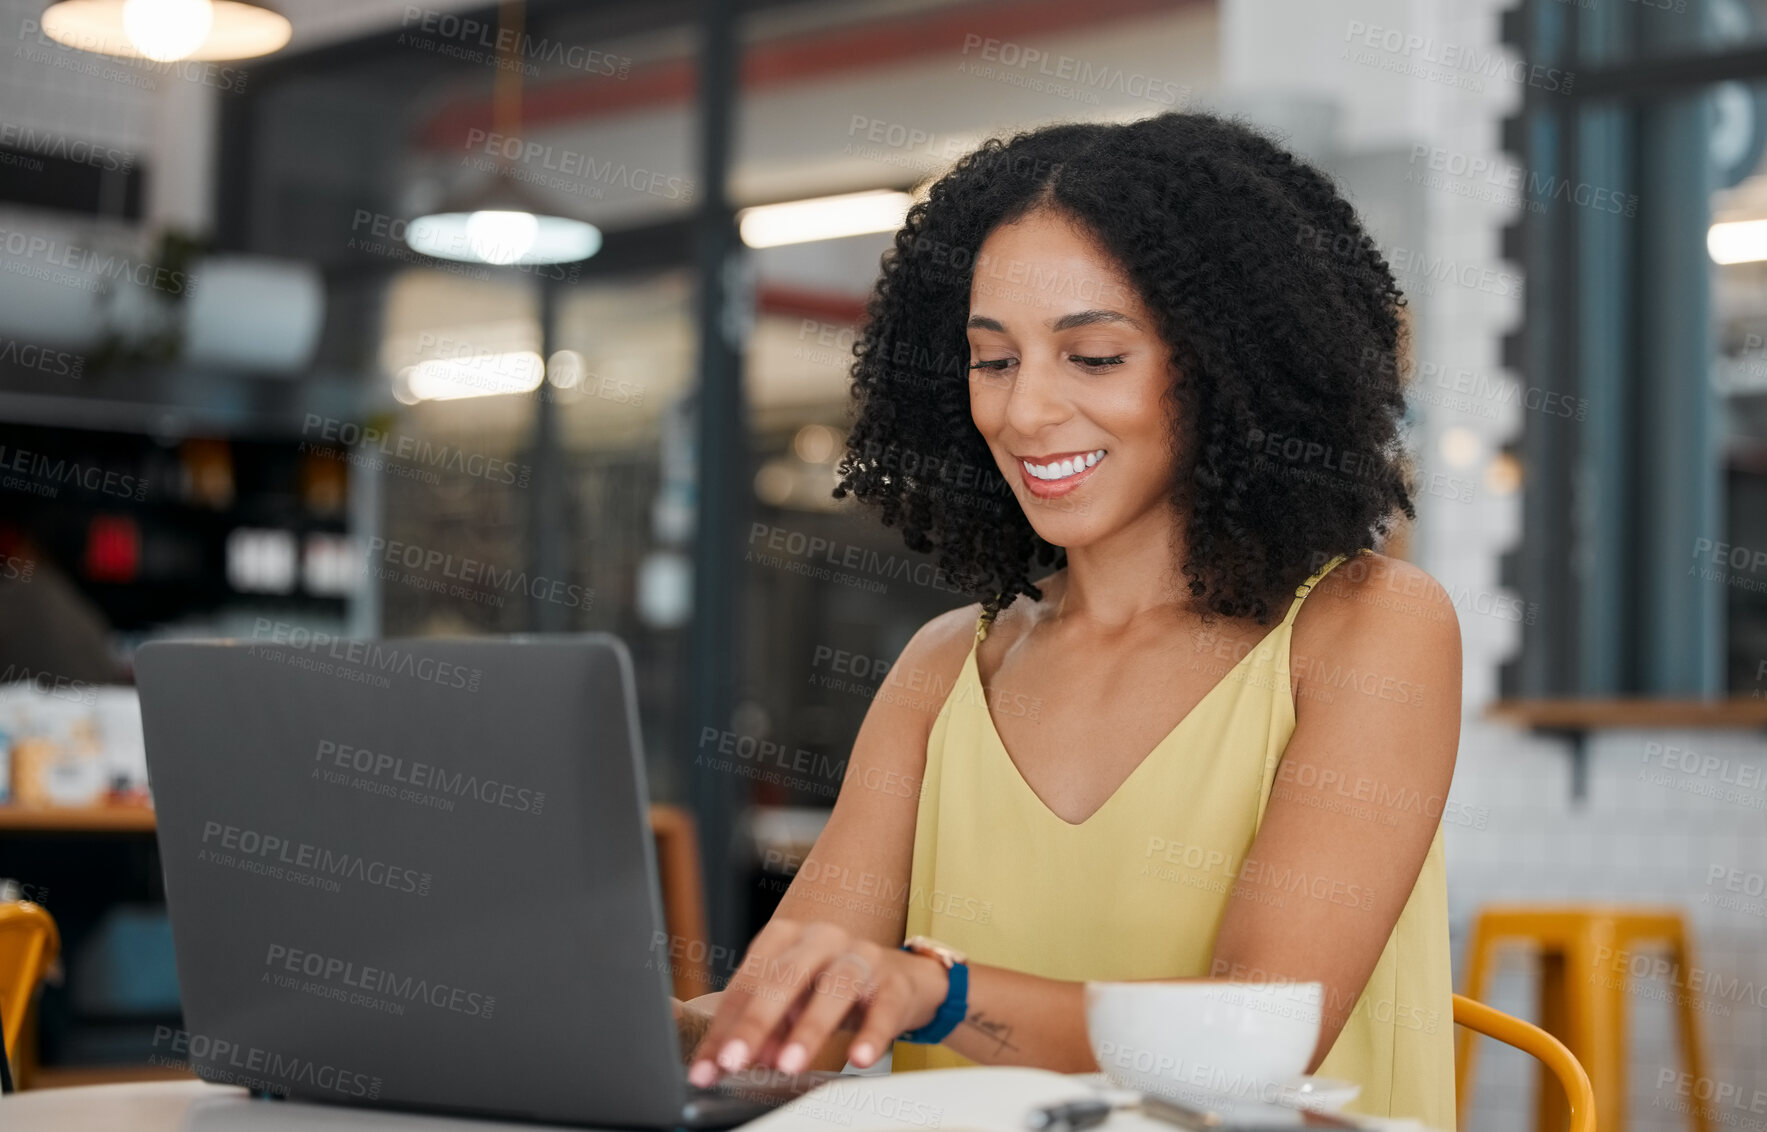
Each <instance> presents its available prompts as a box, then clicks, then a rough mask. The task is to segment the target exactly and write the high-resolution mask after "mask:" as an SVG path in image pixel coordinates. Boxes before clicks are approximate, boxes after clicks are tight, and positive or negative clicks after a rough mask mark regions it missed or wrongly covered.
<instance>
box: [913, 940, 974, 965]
mask: <svg viewBox="0 0 1767 1132" xmlns="http://www.w3.org/2000/svg"><path fill="white" fill-rule="evenodd" d="M902 946H904V947H906V948H908V949H909V950H910V951H913V952H914V953H915V954H916V955H930V956H932V957H933V958H934V959H937V960H938V961H939V962H941V963H943V964H944V965H945V967H946V969H947V970H949V969H950V967H951V965H952V964H953V963H964V962H967V960H966V959H965V957H964V954H963V952H961V951H959V950H957V949H956V948H955V947H952V946H950V945H949V944H944V943H940V942H939V941H938V940H936V939H933V938H931V937H929V936H924V935H917V936H914V937H912V938H910V939H908V940H906V941H904V942H903V944H902Z"/></svg>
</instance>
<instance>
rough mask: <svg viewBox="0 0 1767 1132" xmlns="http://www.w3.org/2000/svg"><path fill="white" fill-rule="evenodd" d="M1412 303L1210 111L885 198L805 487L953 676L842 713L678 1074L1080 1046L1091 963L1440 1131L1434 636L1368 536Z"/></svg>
mask: <svg viewBox="0 0 1767 1132" xmlns="http://www.w3.org/2000/svg"><path fill="white" fill-rule="evenodd" d="M1403 306H1404V299H1403V297H1402V296H1401V295H1400V293H1399V291H1398V288H1397V287H1396V285H1395V283H1394V280H1393V275H1392V272H1391V271H1390V270H1389V268H1388V266H1387V264H1386V261H1385V260H1384V259H1383V258H1382V256H1381V255H1380V253H1379V252H1378V251H1377V250H1376V247H1375V244H1374V241H1373V240H1372V239H1371V238H1370V237H1369V236H1368V235H1367V233H1366V232H1365V231H1364V229H1363V227H1362V225H1361V223H1360V222H1359V220H1358V219H1357V217H1356V215H1355V213H1354V211H1353V210H1352V209H1351V207H1350V205H1349V204H1348V203H1346V202H1345V201H1344V199H1343V198H1342V197H1341V196H1340V195H1339V194H1338V193H1337V192H1336V191H1335V189H1334V187H1333V185H1332V183H1331V182H1330V181H1329V180H1328V179H1327V178H1326V177H1325V176H1323V175H1322V174H1321V173H1319V172H1318V171H1317V170H1315V169H1313V168H1312V167H1310V166H1308V165H1307V164H1305V163H1304V162H1301V161H1299V160H1297V159H1296V158H1295V157H1293V156H1292V155H1291V154H1289V153H1288V152H1286V151H1284V150H1283V149H1282V148H1281V147H1279V146H1278V145H1276V144H1274V143H1273V142H1271V141H1270V140H1268V139H1267V138H1265V137H1264V136H1262V135H1261V134H1259V133H1257V132H1256V131H1254V130H1251V129H1249V128H1247V127H1245V126H1243V125H1240V124H1238V123H1235V122H1231V121H1227V120H1223V119H1221V118H1217V117H1214V116H1211V115H1207V114H1194V113H1171V114H1164V115H1160V116H1158V117H1154V118H1149V119H1146V120H1142V121H1137V122H1132V123H1128V124H1121V125H1117V124H1065V125H1057V126H1051V127H1047V128H1044V129H1039V130H1035V131H1031V132H1026V133H1021V134H1018V135H1017V136H1015V137H1013V138H1011V139H1010V140H1008V141H1004V142H1002V141H1001V140H999V139H993V140H990V141H988V142H987V143H985V144H984V145H983V146H982V147H981V148H980V149H978V150H977V151H975V152H974V153H972V154H969V155H968V156H966V157H964V158H963V159H962V160H960V161H959V162H957V164H956V166H955V167H954V168H953V169H952V170H951V172H950V173H948V174H947V175H946V176H944V177H943V178H942V179H940V180H939V181H937V182H936V183H935V184H934V185H933V186H932V187H931V190H930V193H929V194H928V196H927V198H926V199H925V200H924V201H923V202H921V203H917V204H915V205H914V206H913V207H912V208H911V209H910V210H909V213H908V217H907V221H906V223H905V225H904V227H903V228H902V230H901V231H900V232H899V233H897V235H896V238H895V243H894V247H893V248H892V249H891V250H890V251H889V252H887V253H886V254H885V256H884V260H883V271H882V276H881V278H880V280H879V281H878V283H877V286H876V289H875V292H874V294H873V296H872V299H871V302H870V307H869V319H868V322H867V324H866V326H865V328H864V331H863V333H862V335H861V337H860V339H859V341H858V343H857V344H856V345H855V347H854V353H855V355H856V361H855V363H854V365H853V396H854V399H855V403H856V404H855V410H856V419H855V422H854V424H853V427H852V429H851V432H850V435H849V438H848V449H847V452H846V455H845V457H844V459H843V461H842V463H841V467H840V472H841V474H842V476H843V478H842V480H841V481H840V484H839V486H838V487H837V488H836V489H835V494H836V496H837V497H838V496H844V495H846V494H848V493H851V494H852V495H854V496H856V497H857V498H858V499H860V500H862V501H863V502H865V503H867V504H874V505H876V506H877V507H878V508H880V509H881V517H882V520H883V522H884V523H886V524H889V525H895V526H900V528H901V529H902V533H903V537H904V539H905V541H906V542H907V544H908V546H909V547H911V548H913V549H914V550H917V551H922V552H926V553H928V554H931V555H933V556H935V559H936V561H937V563H938V565H939V566H940V568H941V569H942V570H943V571H944V572H945V574H946V575H947V576H948V577H950V578H952V579H954V580H956V581H957V582H959V583H960V584H961V585H963V586H965V587H968V589H969V591H970V592H973V593H976V594H978V595H980V596H981V597H982V600H981V601H979V602H977V603H975V604H972V605H970V606H966V607H964V608H962V609H956V610H952V611H951V612H949V613H946V614H944V615H941V616H939V617H936V618H934V619H933V620H932V621H930V622H928V623H927V624H926V625H925V626H924V627H923V628H921V630H920V631H919V632H918V633H916V634H915V636H914V638H913V639H912V640H911V641H910V642H909V643H908V645H907V646H906V647H905V648H904V649H903V651H902V654H901V658H900V659H899V660H898V661H897V663H896V665H895V668H894V669H893V670H892V679H895V678H896V677H899V676H900V674H901V673H903V672H907V673H910V674H912V675H911V677H910V678H909V679H910V680H912V681H913V684H914V686H916V687H919V686H925V685H930V686H932V687H934V688H937V689H939V690H941V691H942V692H944V695H943V699H942V701H938V702H925V703H918V702H917V701H916V700H914V699H913V698H912V697H898V696H891V697H881V696H880V697H878V698H877V699H876V700H875V701H874V702H873V703H872V705H871V708H870V710H869V711H868V713H867V715H866V717H865V721H864V724H863V725H862V727H861V728H860V731H859V735H858V738H857V740H856V741H855V744H854V747H853V751H852V755H851V758H850V760H849V763H848V766H847V770H846V776H845V780H844V782H843V786H842V790H841V792H840V796H839V798H838V800H837V801H836V803H835V806H834V809H833V812H832V814H831V816H830V818H829V821H828V824H827V826H826V828H825V829H824V831H823V833H822V835H821V837H820V838H819V839H818V840H817V842H816V845H815V847H814V849H813V850H812V851H811V852H810V854H809V855H808V857H807V858H806V860H805V861H804V863H803V865H802V866H801V868H800V869H799V870H798V873H797V875H796V876H795V877H794V878H793V881H792V884H791V887H790V889H789V890H788V891H787V892H786V894H785V896H784V898H783V899H782V900H781V902H780V905H779V908H778V910H777V912H776V913H775V915H774V916H773V917H772V919H771V920H770V921H769V923H768V924H767V926H766V927H765V928H764V929H763V930H762V931H761V932H760V933H759V934H758V935H757V936H756V937H755V939H754V941H753V942H752V944H751V945H750V947H749V950H748V954H747V956H746V958H745V961H744V963H743V964H742V966H741V967H740V968H739V970H738V971H737V973H736V975H735V977H733V978H732V980H731V982H730V985H729V986H728V987H727V988H726V989H725V990H723V991H720V992H717V993H716V994H714V995H709V996H706V997H705V998H703V999H696V1000H694V1002H693V1003H690V1004H686V1005H685V1006H681V1007H678V1014H679V1015H680V1017H681V1018H682V1023H683V1033H684V1035H687V1036H686V1037H684V1042H691V1043H693V1046H694V1052H693V1054H692V1055H691V1058H690V1067H689V1078H690V1080H692V1081H693V1082H694V1083H696V1084H701V1085H704V1084H710V1083H712V1082H713V1081H715V1080H716V1079H717V1078H718V1076H719V1075H720V1073H721V1072H722V1071H732V1070H737V1069H742V1068H745V1067H749V1066H762V1067H777V1068H780V1069H784V1070H786V1071H797V1070H799V1069H802V1068H805V1067H807V1066H822V1067H832V1068H839V1067H840V1066H841V1065H842V1064H843V1063H844V1062H848V1061H850V1062H851V1064H852V1065H854V1066H858V1067H861V1068H863V1067H866V1066H869V1065H872V1064H874V1063H875V1062H876V1061H877V1060H878V1059H879V1058H880V1057H882V1056H883V1055H884V1054H885V1053H886V1052H893V1061H892V1066H891V1068H892V1069H893V1070H895V1071H900V1070H905V1069H920V1068H930V1067H938V1066H950V1065H971V1064H977V1063H987V1064H1012V1065H1031V1066H1040V1067H1044V1068H1049V1069H1055V1070H1060V1071H1066V1072H1085V1071H1090V1070H1094V1069H1096V1068H1098V1066H1097V1064H1096V1062H1095V1060H1094V1057H1093V1054H1092V1051H1091V1049H1090V1048H1089V1045H1088V1041H1087V1032H1086V1018H1085V1009H1084V999H1083V994H1082V990H1083V984H1084V983H1085V982H1086V981H1088V980H1116V981H1124V980H1178V979H1220V980H1252V981H1278V982H1280V981H1284V980H1293V981H1296V982H1317V983H1321V984H1323V986H1324V989H1325V993H1324V998H1323V1002H1322V1010H1323V1024H1322V1030H1321V1034H1320V1037H1319V1041H1318V1044H1317V1046H1316V1048H1315V1050H1314V1052H1313V1056H1312V1059H1311V1062H1310V1065H1309V1070H1308V1071H1309V1072H1316V1073H1319V1074H1322V1075H1326V1076H1330V1077H1338V1078H1347V1079H1349V1080H1351V1081H1354V1082H1355V1083H1356V1084H1358V1085H1360V1086H1361V1090H1362V1091H1361V1096H1360V1097H1359V1099H1358V1100H1357V1101H1356V1102H1355V1103H1354V1104H1353V1106H1352V1107H1353V1108H1354V1109H1356V1110H1358V1111H1361V1112H1365V1113H1369V1114H1373V1115H1382V1116H1399V1117H1412V1118H1415V1119H1419V1120H1422V1121H1424V1122H1425V1123H1427V1124H1428V1125H1430V1126H1431V1127H1436V1128H1452V1127H1453V1124H1454V1112H1453V1108H1454V1105H1453V1100H1454V1098H1453V1054H1452V1047H1451V1031H1452V1011H1451V998H1450V995H1451V987H1450V974H1449V958H1448V925H1447V900H1446V891H1445V882H1444V873H1443V860H1442V841H1441V831H1440V824H1439V818H1440V816H1441V814H1442V811H1443V805H1444V801H1443V800H1444V799H1445V797H1446V795H1447V793H1448V788H1449V783H1450V780H1451V778H1452V775H1453V770H1454V761H1455V754H1456V749H1457V746H1458V742H1459V720H1460V635H1459V628H1458V623H1457V621H1456V618H1455V615H1454V609H1453V606H1452V603H1451V602H1450V601H1449V599H1448V597H1447V595H1446V594H1445V592H1444V591H1443V589H1442V587H1441V586H1440V585H1439V584H1437V583H1436V582H1435V581H1434V580H1433V579H1432V578H1430V577H1429V576H1428V575H1427V574H1425V573H1424V572H1423V571H1421V570H1419V569H1417V568H1416V567H1414V566H1411V565H1409V564H1407V563H1404V562H1402V561H1398V560H1396V559H1391V558H1388V557H1386V556H1384V555H1381V554H1377V553H1375V552H1374V549H1373V547H1374V544H1375V543H1377V542H1380V541H1381V540H1382V539H1383V538H1384V536H1385V535H1386V534H1387V533H1388V532H1389V530H1390V526H1391V524H1392V523H1393V522H1394V521H1395V520H1396V519H1397V518H1398V517H1399V516H1401V515H1403V516H1404V517H1406V518H1414V517H1415V511H1414V509H1413V506H1412V502H1411V494H1410V475H1409V471H1408V468H1407V465H1406V461H1405V457H1404V453H1403V451H1402V448H1401V438H1400V433H1399V424H1400V419H1401V417H1402V414H1403V411H1404V398H1403V390H1402V388H1401V383H1400V375H1401V374H1402V373H1403V372H1404V368H1405V367H1404V366H1403V365H1401V364H1398V362H1399V359H1400V358H1401V357H1402V349H1403V346H1404V342H1403V338H1404V330H1403V320H1402V311H1401V308H1402V307H1403ZM1033 574H1036V575H1037V577H1036V578H1035V579H1034V580H1033ZM1309 594H1311V600H1306V599H1307V598H1308V596H1309ZM1021 597H1022V598H1023V599H1024V600H1020V598H1021ZM1273 623H1274V624H1273ZM905 939H906V940H907V943H906V944H904V940H905ZM696 1021H697V1022H698V1024H699V1026H700V1027H703V1034H702V1033H701V1032H700V1030H699V1029H696V1028H695V1026H694V1025H693V1023H694V1022H696ZM695 1039H697V1041H695ZM1195 1083H1199V1084H1203V1085H1205V1086H1206V1085H1207V1084H1208V1082H1207V1081H1206V1080H1205V1081H1198V1082H1195Z"/></svg>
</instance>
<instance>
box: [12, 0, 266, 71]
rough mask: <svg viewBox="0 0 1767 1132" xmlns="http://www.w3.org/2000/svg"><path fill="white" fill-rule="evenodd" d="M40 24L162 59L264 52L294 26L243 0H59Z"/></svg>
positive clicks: (64, 35) (79, 41)
mask: <svg viewBox="0 0 1767 1132" xmlns="http://www.w3.org/2000/svg"><path fill="white" fill-rule="evenodd" d="M41 26H42V29H43V34H44V35H47V36H48V37H49V38H50V39H53V40H54V41H55V42H57V43H60V44H64V45H65V46H68V47H77V48H79V49H80V50H82V51H93V52H97V53H98V54H100V55H117V56H121V57H123V58H126V59H152V60H154V61H155V62H160V63H172V62H178V61H180V60H184V59H196V60H216V59H250V58H252V57H254V56H258V55H268V54H270V53H271V52H272V51H280V50H281V49H282V48H283V47H284V46H286V45H287V43H288V40H289V36H290V35H292V34H293V31H294V29H293V27H292V26H291V25H290V24H289V22H288V18H287V17H286V16H283V15H282V14H281V13H279V12H277V11H275V10H274V9H273V8H271V7H270V6H269V5H267V4H262V3H247V2H245V0H58V2H57V3H53V4H50V5H49V7H48V8H46V9H44V11H43V19H42V21H41Z"/></svg>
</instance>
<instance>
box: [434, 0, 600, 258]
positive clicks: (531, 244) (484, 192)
mask: <svg viewBox="0 0 1767 1132" xmlns="http://www.w3.org/2000/svg"><path fill="white" fill-rule="evenodd" d="M522 38H523V37H522V0H504V3H503V5H502V7H501V8H500V9H499V11H498V14H497V54H498V59H497V71H496V77H495V79H494V83H495V86H494V88H493V95H492V117H493V121H494V129H495V130H496V132H497V133H498V134H500V135H502V136H503V137H505V138H516V137H520V136H521V90H522V72H521V61H520V59H519V58H518V55H519V54H520V48H519V45H520V43H521V41H522ZM405 242H406V243H407V244H408V245H410V247H411V250H412V251H415V252H421V253H423V254H424V255H430V256H436V257H438V258H441V259H453V260H461V261H463V262H466V263H494V264H533V263H575V262H577V261H578V260H582V259H588V258H589V257H590V256H592V255H594V254H595V253H596V252H597V251H598V250H600V248H601V229H599V228H597V227H596V226H595V225H593V224H589V223H586V222H584V221H582V220H572V219H569V218H567V217H563V216H556V215H553V214H552V210H551V209H550V208H549V207H548V206H547V205H546V204H544V203H542V202H541V201H540V200H539V199H538V198H537V197H536V196H535V195H534V194H533V193H532V192H531V191H530V190H529V189H528V188H527V187H526V186H525V185H523V184H522V183H521V181H520V180H519V179H517V177H516V171H515V166H514V165H512V164H511V163H510V162H509V161H508V160H507V159H506V158H504V157H502V156H501V155H499V157H498V159H497V170H496V173H495V174H494V175H493V176H492V178H491V183H490V184H489V185H488V186H487V187H485V188H482V189H480V190H478V191H477V192H474V193H471V194H466V195H462V196H458V197H455V198H453V199H451V200H450V201H449V202H448V203H447V204H446V205H444V207H443V208H441V209H439V210H437V211H436V212H433V213H430V214H429V215H427V216H421V217H419V218H418V219H416V220H413V221H412V222H411V223H410V224H408V225H406V227H405Z"/></svg>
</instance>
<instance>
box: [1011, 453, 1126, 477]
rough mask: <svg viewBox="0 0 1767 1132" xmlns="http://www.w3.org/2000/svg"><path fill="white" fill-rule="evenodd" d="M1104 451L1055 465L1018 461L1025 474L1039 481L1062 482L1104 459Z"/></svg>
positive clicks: (1071, 458)
mask: <svg viewBox="0 0 1767 1132" xmlns="http://www.w3.org/2000/svg"><path fill="white" fill-rule="evenodd" d="M1104 451H1105V450H1104V449H1102V448H1100V449H1097V450H1096V451H1093V452H1088V453H1087V454H1086V455H1085V456H1071V457H1069V458H1068V459H1066V460H1063V461H1061V462H1060V463H1057V464H1033V463H1031V462H1030V461H1029V460H1020V461H1019V464H1020V465H1022V466H1023V467H1024V469H1025V471H1026V473H1027V474H1029V475H1031V476H1034V477H1036V478H1037V479H1040V480H1064V479H1067V478H1068V477H1069V476H1071V475H1074V474H1075V473H1077V472H1083V471H1085V470H1086V469H1087V468H1090V467H1091V466H1092V465H1094V464H1096V463H1098V462H1099V461H1100V460H1102V459H1104Z"/></svg>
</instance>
